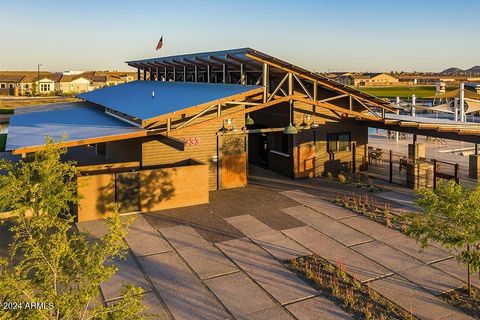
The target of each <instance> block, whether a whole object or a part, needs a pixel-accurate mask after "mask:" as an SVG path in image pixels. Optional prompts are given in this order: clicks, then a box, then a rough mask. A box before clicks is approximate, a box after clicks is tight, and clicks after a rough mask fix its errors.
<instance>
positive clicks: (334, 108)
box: [294, 96, 382, 121]
mask: <svg viewBox="0 0 480 320" xmlns="http://www.w3.org/2000/svg"><path fill="white" fill-rule="evenodd" d="M294 100H296V101H300V102H304V103H307V104H311V105H315V106H317V107H321V108H325V109H328V110H331V111H336V112H339V113H341V114H348V115H352V116H355V117H358V118H361V119H367V120H372V121H381V119H382V118H379V117H375V116H371V115H367V114H363V113H361V112H357V111H352V110H350V109H345V108H342V107H339V106H336V105H333V104H331V103H328V102H318V101H313V100H310V99H305V98H303V97H299V96H294Z"/></svg>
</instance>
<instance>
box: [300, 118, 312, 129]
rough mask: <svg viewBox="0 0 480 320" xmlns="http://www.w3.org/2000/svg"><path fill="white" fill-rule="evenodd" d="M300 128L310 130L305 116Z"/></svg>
mask: <svg viewBox="0 0 480 320" xmlns="http://www.w3.org/2000/svg"><path fill="white" fill-rule="evenodd" d="M300 128H302V129H306V130H307V129H310V125H309V124H308V123H307V122H306V121H305V116H303V122H302V123H301V124H300Z"/></svg>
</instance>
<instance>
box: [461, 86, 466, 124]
mask: <svg viewBox="0 0 480 320" xmlns="http://www.w3.org/2000/svg"><path fill="white" fill-rule="evenodd" d="M465 120H466V119H465V84H464V83H463V82H462V83H460V121H462V122H464V121H465Z"/></svg>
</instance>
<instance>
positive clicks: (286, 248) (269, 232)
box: [225, 215, 311, 261]
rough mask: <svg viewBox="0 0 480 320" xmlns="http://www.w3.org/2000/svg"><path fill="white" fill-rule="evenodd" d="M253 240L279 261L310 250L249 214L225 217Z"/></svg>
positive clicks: (306, 253)
mask: <svg viewBox="0 0 480 320" xmlns="http://www.w3.org/2000/svg"><path fill="white" fill-rule="evenodd" d="M225 220H227V221H228V222H229V223H232V224H233V225H234V226H235V228H237V229H238V230H240V231H241V232H242V233H243V234H245V235H247V236H248V237H249V238H250V239H251V240H252V241H253V242H255V243H256V244H257V245H259V246H260V247H262V248H263V249H265V250H266V251H268V252H269V253H270V254H271V255H272V256H274V257H275V258H277V259H278V260H280V261H283V260H288V259H291V258H296V257H302V256H305V255H308V254H311V252H310V251H309V250H307V249H305V248H303V247H302V246H301V245H299V244H298V243H296V242H295V241H292V240H291V239H289V238H287V237H286V236H285V235H284V234H283V233H281V232H280V231H276V230H274V229H272V228H270V227H269V226H267V225H265V224H264V223H262V222H261V221H259V220H257V219H256V218H254V217H252V216H250V215H243V216H237V217H233V218H227V219H225Z"/></svg>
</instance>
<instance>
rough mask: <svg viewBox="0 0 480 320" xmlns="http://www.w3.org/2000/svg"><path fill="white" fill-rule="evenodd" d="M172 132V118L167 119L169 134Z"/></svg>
mask: <svg viewBox="0 0 480 320" xmlns="http://www.w3.org/2000/svg"><path fill="white" fill-rule="evenodd" d="M170 130H172V118H167V134H168V133H170Z"/></svg>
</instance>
